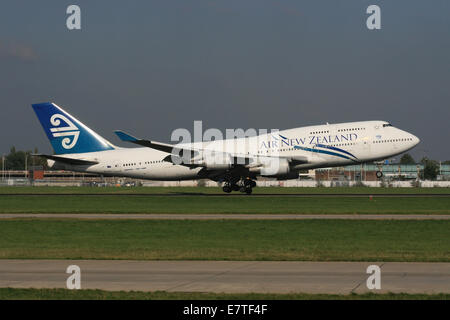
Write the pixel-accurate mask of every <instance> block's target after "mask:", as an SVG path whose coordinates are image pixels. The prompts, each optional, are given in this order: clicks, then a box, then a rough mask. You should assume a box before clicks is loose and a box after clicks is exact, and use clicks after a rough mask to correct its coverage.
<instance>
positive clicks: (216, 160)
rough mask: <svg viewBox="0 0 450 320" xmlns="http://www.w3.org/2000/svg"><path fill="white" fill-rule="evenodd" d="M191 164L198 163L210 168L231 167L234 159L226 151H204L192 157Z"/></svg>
mask: <svg viewBox="0 0 450 320" xmlns="http://www.w3.org/2000/svg"><path fill="white" fill-rule="evenodd" d="M191 164H196V165H199V166H202V167H205V168H208V169H215V170H221V169H229V168H231V166H232V165H233V160H232V158H231V156H230V154H228V153H224V152H208V151H206V152H202V154H200V155H199V156H197V157H195V158H192V159H191Z"/></svg>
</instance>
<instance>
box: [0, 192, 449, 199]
mask: <svg viewBox="0 0 450 320" xmlns="http://www.w3.org/2000/svg"><path fill="white" fill-rule="evenodd" d="M8 196H18V197H21V196H33V197H39V196H47V197H48V196H52V197H53V196H55V197H60V196H64V197H67V196H74V197H78V196H83V197H84V196H89V197H95V196H102V197H105V196H107V197H187V196H197V197H249V195H247V194H244V193H231V194H228V193H201V192H173V193H95V192H94V193H0V197H8ZM370 196H373V197H374V198H375V197H382V198H385V197H388V198H434V197H441V198H448V197H450V193H410V194H408V193H405V194H401V193H379V194H377V193H253V194H252V195H250V197H302V198H311V197H313V198H322V197H331V198H336V197H339V198H355V197H356V198H368V197H370Z"/></svg>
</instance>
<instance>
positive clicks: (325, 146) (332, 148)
mask: <svg viewBox="0 0 450 320" xmlns="http://www.w3.org/2000/svg"><path fill="white" fill-rule="evenodd" d="M316 146H318V147H321V148H327V149H331V150H336V151H340V152H343V153H346V154H348V155H350V156H352V157H353V158H355V159H358V158H357V157H355V156H354V155H353V154H351V153H350V152H348V151H345V150H344V149H340V148H336V147H333V146H327V145H325V144H316Z"/></svg>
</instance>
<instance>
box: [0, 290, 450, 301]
mask: <svg viewBox="0 0 450 320" xmlns="http://www.w3.org/2000/svg"><path fill="white" fill-rule="evenodd" d="M73 299H75V300H224V299H225V300H449V299H450V294H430V295H427V294H405V293H398V294H394V293H387V294H375V293H367V294H349V295H333V294H304V293H290V294H270V293H269V294H263V293H247V294H226V293H219V294H217V293H200V292H198V293H196V292H165V291H156V292H141V291H103V290H85V289H83V290H67V289H13V288H0V300H73Z"/></svg>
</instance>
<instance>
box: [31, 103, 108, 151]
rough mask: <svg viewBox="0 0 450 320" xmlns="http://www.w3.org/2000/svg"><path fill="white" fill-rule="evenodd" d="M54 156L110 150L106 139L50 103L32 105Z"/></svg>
mask: <svg viewBox="0 0 450 320" xmlns="http://www.w3.org/2000/svg"><path fill="white" fill-rule="evenodd" d="M32 106H33V109H34V112H36V115H37V117H38V118H39V121H40V122H41V124H42V127H43V128H44V131H45V133H46V134H47V137H48V139H49V140H50V143H51V144H52V146H53V150H54V151H55V154H69V153H85V152H95V151H105V150H112V149H114V148H115V147H114V146H113V145H112V144H111V143H110V142H108V141H107V140H106V139H104V138H102V137H100V136H99V135H98V134H97V133H95V132H94V131H92V130H91V129H89V128H88V127H86V126H85V125H84V124H83V123H81V122H80V121H78V120H77V119H76V118H74V117H73V116H71V115H70V114H68V113H67V112H65V111H64V110H63V109H61V108H60V107H58V106H57V105H56V104H54V103H51V102H45V103H38V104H33V105H32Z"/></svg>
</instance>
